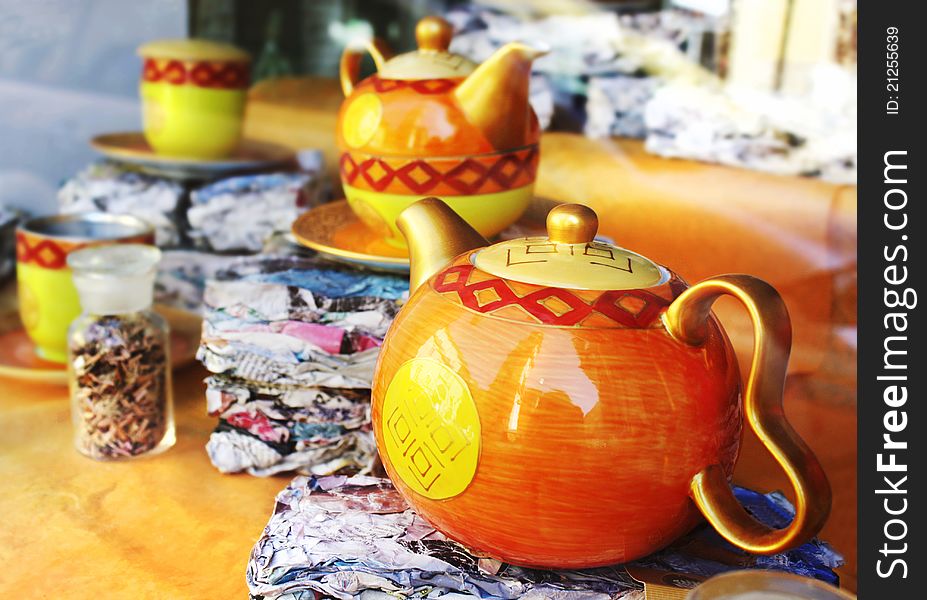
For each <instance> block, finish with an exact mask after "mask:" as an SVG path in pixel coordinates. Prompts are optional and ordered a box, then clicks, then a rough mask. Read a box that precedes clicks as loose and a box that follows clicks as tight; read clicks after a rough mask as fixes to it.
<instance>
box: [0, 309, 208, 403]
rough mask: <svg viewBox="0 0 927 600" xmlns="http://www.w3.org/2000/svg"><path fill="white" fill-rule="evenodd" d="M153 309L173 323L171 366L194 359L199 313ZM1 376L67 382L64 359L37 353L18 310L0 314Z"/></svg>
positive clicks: (171, 324)
mask: <svg viewBox="0 0 927 600" xmlns="http://www.w3.org/2000/svg"><path fill="white" fill-rule="evenodd" d="M154 309H155V311H156V312H157V313H158V314H160V315H161V316H162V317H164V318H165V319H167V322H168V323H169V324H170V327H171V366H172V367H173V368H175V369H178V368H180V367H184V366H186V365H188V364H191V363H192V362H194V360H195V359H196V349H197V347H198V346H199V344H200V331H201V329H202V320H201V319H200V317H199V316H198V315H196V314H194V313H191V312H188V311H185V310H180V309H177V308H172V307H170V306H163V305H156V306H155V308H154ZM0 377H8V378H10V379H19V380H23V381H35V382H38V383H50V384H52V385H67V384H68V369H67V365H65V364H64V363H56V362H51V361H48V360H45V359H43V358H40V357H39V356H38V355H37V354H36V352H35V343H33V341H32V340H31V339H30V338H29V336H28V335H27V334H26V330H25V329H23V326H22V323H20V321H19V314H18V313H16V312H12V313H7V314H5V315H2V316H0Z"/></svg>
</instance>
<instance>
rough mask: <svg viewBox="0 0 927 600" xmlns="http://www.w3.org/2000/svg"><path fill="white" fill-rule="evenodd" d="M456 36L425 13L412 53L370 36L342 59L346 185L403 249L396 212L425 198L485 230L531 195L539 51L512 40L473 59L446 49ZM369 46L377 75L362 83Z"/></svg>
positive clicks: (508, 218)
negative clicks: (532, 94)
mask: <svg viewBox="0 0 927 600" xmlns="http://www.w3.org/2000/svg"><path fill="white" fill-rule="evenodd" d="M451 37H452V28H451V25H450V24H449V23H447V22H446V21H444V20H443V19H440V18H437V17H426V18H424V19H422V20H421V21H419V23H418V26H417V28H416V39H417V41H418V45H419V49H418V50H416V51H414V52H409V53H406V54H401V55H399V56H396V57H393V58H389V54H388V52H387V51H386V50H385V49H384V47H383V45H382V44H380V43H379V42H377V41H373V42H371V43H369V44H368V45H367V46H366V47H365V48H364V49H363V50H358V49H355V48H348V49H346V50H345V52H344V54H343V56H342V58H341V85H342V88H343V90H344V93H345V96H346V99H345V101H344V103H343V104H342V106H341V112H340V113H339V115H338V135H337V141H338V147H339V150H340V152H341V156H340V159H339V161H340V163H339V166H340V172H341V182H342V184H343V186H344V192H345V196H346V197H347V200H348V202H349V203H350V205H351V208H352V209H353V210H354V212H355V213H357V215H358V217H360V218H361V219H362V220H363V221H364V222H365V223H366V224H367V225H368V226H369V227H371V228H372V229H374V230H375V231H377V233H379V234H382V235H384V236H385V237H386V240H387V241H388V242H389V243H391V244H392V245H394V246H399V247H403V246H405V240H404V239H403V237H402V235H401V234H400V233H399V230H398V229H397V228H396V224H395V222H396V217H397V216H398V215H399V213H400V212H402V210H403V209H405V208H406V207H408V206H409V205H410V204H412V203H414V202H416V201H417V200H419V199H421V197H422V196H426V195H430V196H437V197H440V198H441V199H442V200H444V201H445V202H446V203H447V204H448V205H450V206H451V208H453V209H454V210H455V211H456V212H457V213H458V214H460V215H461V216H462V217H463V218H464V219H465V220H466V221H467V222H468V223H470V225H472V226H473V227H474V228H476V230H477V231H479V232H480V233H481V234H482V235H485V236H492V235H495V234H496V233H498V232H500V231H502V230H503V229H505V228H506V227H507V226H509V225H511V224H512V223H514V222H515V221H516V220H517V219H518V218H519V217H520V216H521V214H522V213H523V212H524V210H525V208H527V206H528V203H529V201H530V200H531V196H532V192H533V189H534V179H535V174H536V172H537V166H538V139H539V127H538V120H537V117H536V116H535V114H534V111H533V110H532V109H531V106H530V104H529V103H528V83H529V80H530V75H531V63H532V61H533V60H534V59H535V58H537V57H538V56H540V55H541V54H543V51H541V50H538V49H535V48H532V47H530V46H527V45H525V44H521V43H510V44H507V45H506V46H503V47H502V48H500V49H499V50H498V51H497V52H496V53H495V54H493V55H492V56H491V57H490V58H489V59H488V60H487V61H486V62H484V63H483V64H481V65H476V64H475V63H473V62H472V61H470V60H468V59H467V58H465V57H463V56H460V55H457V54H452V53H449V52H448V46H449V44H450V41H451ZM363 51H366V52H369V53H370V55H371V56H372V57H373V59H374V62H375V63H376V66H377V73H376V74H374V75H372V76H370V77H368V78H366V79H364V80H363V81H360V82H358V81H357V79H358V72H359V67H360V60H361V58H362V56H363Z"/></svg>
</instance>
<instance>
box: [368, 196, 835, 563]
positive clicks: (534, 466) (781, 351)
mask: <svg viewBox="0 0 927 600" xmlns="http://www.w3.org/2000/svg"><path fill="white" fill-rule="evenodd" d="M398 223H399V228H400V229H401V230H402V231H403V233H404V234H405V235H406V237H407V239H408V240H409V246H410V254H411V261H412V281H411V283H412V288H413V290H414V293H413V295H412V297H411V298H410V299H409V302H408V304H407V305H406V306H405V307H404V308H403V309H402V311H401V312H400V313H399V315H398V316H397V318H396V320H395V322H394V323H393V326H392V327H391V328H390V330H389V333H388V334H387V336H386V340H385V342H384V344H383V348H382V351H381V354H380V359H379V362H378V365H377V370H376V374H375V377H374V387H373V413H372V414H373V423H374V434H375V436H376V438H377V446H378V448H379V450H380V454H381V457H382V459H383V463H384V465H385V467H386V470H387V471H388V473H389V475H390V477H391V478H392V480H393V482H394V483H395V485H396V487H397V488H398V489H399V491H400V492H401V493H402V494H403V496H404V497H405V498H406V499H407V500H408V501H409V503H410V504H411V505H412V506H414V507H415V509H416V510H417V511H418V512H419V514H421V515H422V516H423V517H425V518H426V519H427V520H428V521H430V522H431V523H432V524H433V525H434V526H435V527H437V528H438V529H440V530H441V531H443V532H444V533H445V534H447V535H448V536H449V537H451V538H453V539H456V540H458V541H460V542H461V543H463V544H465V545H466V546H468V547H470V548H471V549H473V550H474V551H476V552H484V553H486V554H488V555H490V556H493V557H495V558H498V559H501V560H504V561H507V562H511V563H515V564H522V565H530V566H541V567H592V566H600V565H606V564H613V563H619V562H624V561H628V560H633V559H635V558H639V557H641V556H645V555H647V554H649V553H651V552H653V551H655V550H658V549H660V548H662V547H664V546H666V545H668V544H669V543H671V542H672V541H673V540H675V539H676V538H678V537H679V536H681V535H682V534H684V533H686V532H687V531H688V530H690V529H691V528H692V527H693V526H694V525H695V524H697V523H698V522H699V520H700V514H701V516H704V518H705V519H707V520H708V522H709V523H710V524H711V525H712V526H713V527H714V528H715V529H717V530H718V532H719V533H720V534H721V535H723V536H724V537H725V538H726V539H728V540H729V541H730V542H732V543H733V544H735V545H737V546H739V547H741V548H744V549H746V550H748V551H750V552H754V553H760V554H770V553H775V552H779V551H782V550H784V549H787V548H790V547H792V546H796V545H798V544H800V543H802V542H804V541H807V540H808V539H809V538H811V537H812V536H813V535H814V534H816V533H817V532H818V531H819V530H820V528H821V527H822V526H823V524H824V522H825V520H826V518H827V515H828V513H829V510H830V501H831V496H830V487H829V484H828V482H827V478H826V476H825V474H824V472H823V470H822V469H821V466H820V464H819V463H818V461H817V459H816V458H815V457H814V455H813V454H812V452H811V451H810V450H809V449H808V447H807V446H806V445H805V444H804V443H803V442H802V440H801V439H800V438H799V437H798V436H797V435H796V434H795V432H794V431H793V430H792V428H791V426H790V425H789V424H788V422H787V421H786V419H785V416H784V414H783V410H782V391H783V385H784V379H785V372H786V365H787V362H788V354H789V348H790V344H791V328H790V324H789V317H788V313H787V311H786V308H785V305H784V304H783V302H782V300H781V298H780V297H779V295H778V294H777V293H776V291H775V290H774V289H773V288H772V287H770V286H769V285H768V284H766V283H764V282H762V281H760V280H759V279H756V278H754V277H750V276H748V275H723V276H720V277H717V278H713V279H709V280H706V281H703V282H701V283H698V284H696V285H694V286H692V287H689V286H688V285H687V284H686V283H685V282H684V281H683V280H682V279H680V278H679V277H678V276H677V275H675V274H674V273H673V272H672V271H670V270H669V269H666V268H665V267H662V266H660V265H657V264H656V263H654V262H652V261H650V260H648V259H647V258H645V257H643V256H640V255H638V254H634V253H633V252H629V251H627V250H625V249H622V248H619V247H616V246H613V245H611V244H607V243H603V242H599V241H595V240H594V236H595V233H596V229H597V218H596V216H595V213H594V212H592V210H591V209H589V208H586V207H585V206H581V205H561V206H559V207H557V208H555V209H554V210H552V211H551V213H550V215H549V216H548V220H547V233H548V235H547V236H546V237H537V238H523V239H519V240H511V241H506V242H501V243H499V244H495V245H492V246H489V245H488V243H487V242H486V241H485V240H484V239H482V238H481V236H480V235H479V233H477V232H476V231H474V230H473V229H472V228H470V227H469V226H468V225H467V224H466V223H465V222H463V221H462V220H461V219H460V218H459V217H458V216H457V215H455V214H454V212H453V211H451V210H450V209H449V208H448V207H447V206H446V205H445V204H443V203H442V202H441V201H439V200H437V199H426V200H422V201H421V202H419V203H417V204H415V205H413V206H412V207H410V208H409V209H407V210H406V211H405V212H404V213H402V215H400V218H399V222H398ZM724 294H729V295H732V296H734V297H735V298H737V299H738V300H740V301H741V303H743V305H744V306H745V308H746V309H747V310H748V312H749V313H750V315H751V318H752V319H753V322H754V330H755V348H754V357H753V362H752V364H751V365H750V368H749V370H748V375H747V378H746V382H745V383H743V384H742V382H741V378H740V373H739V369H738V366H737V360H736V357H735V355H734V352H733V349H732V348H731V344H730V342H729V341H728V339H727V336H726V335H725V334H724V331H723V329H722V328H721V326H720V324H719V323H718V321H717V320H716V318H715V317H714V316H713V315H712V313H711V305H712V303H713V302H714V300H715V299H716V298H718V297H719V296H721V295H724ZM744 416H746V418H747V420H748V422H749V423H750V426H751V427H752V428H753V430H754V431H755V432H756V434H757V435H758V436H759V438H760V440H761V441H762V442H763V443H764V445H765V446H766V448H767V449H768V450H769V451H770V452H771V453H772V454H773V455H774V457H775V458H776V459H777V461H778V462H779V464H780V465H781V466H782V467H783V469H785V471H786V473H787V474H788V476H789V479H790V480H791V482H792V484H793V486H794V489H795V496H796V504H795V505H796V516H795V519H794V521H793V522H792V524H791V525H790V526H789V527H787V528H785V529H782V530H771V529H769V528H767V527H765V526H764V525H761V524H760V523H759V522H757V521H755V520H754V519H753V518H752V517H750V516H749V515H748V514H747V513H746V512H745V511H744V509H743V508H742V507H741V506H740V504H739V503H738V502H737V501H736V499H735V498H734V495H733V493H732V492H731V489H730V485H729V483H728V480H729V478H730V476H731V473H732V471H733V468H734V463H735V461H736V459H737V454H738V450H739V446H740V441H741V428H742V422H743V419H744Z"/></svg>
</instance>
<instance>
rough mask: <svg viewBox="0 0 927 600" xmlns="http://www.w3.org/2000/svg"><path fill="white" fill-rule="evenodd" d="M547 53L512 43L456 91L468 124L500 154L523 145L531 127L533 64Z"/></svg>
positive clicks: (491, 58)
mask: <svg viewBox="0 0 927 600" xmlns="http://www.w3.org/2000/svg"><path fill="white" fill-rule="evenodd" d="M545 54H547V50H543V49H539V48H534V47H532V46H528V45H527V44H522V43H520V42H511V43H508V44H506V45H505V46H503V47H501V48H499V49H498V50H496V52H495V54H493V55H492V56H490V57H489V59H487V60H486V62H484V63H483V64H481V65H480V66H479V67H477V68H476V70H475V71H473V73H471V74H470V75H469V76H467V78H466V79H465V80H464V81H463V83H461V84H460V85H459V86H457V89H456V90H454V96H455V97H456V98H457V102H458V104H459V105H460V107H461V109H462V110H463V112H464V114H465V115H466V116H467V120H469V121H470V123H472V124H473V125H475V126H476V127H478V128H479V129H480V130H481V131H482V132H483V135H485V136H486V139H487V140H489V142H490V143H491V144H492V145H493V147H495V148H496V149H497V150H508V149H510V148H517V147H519V146H522V145H524V143H525V140H526V139H527V137H528V128H529V127H530V123H531V116H530V115H531V106H530V105H529V104H528V83H529V81H530V80H531V63H532V62H533V61H534V59H536V58H538V57H540V56H543V55H545Z"/></svg>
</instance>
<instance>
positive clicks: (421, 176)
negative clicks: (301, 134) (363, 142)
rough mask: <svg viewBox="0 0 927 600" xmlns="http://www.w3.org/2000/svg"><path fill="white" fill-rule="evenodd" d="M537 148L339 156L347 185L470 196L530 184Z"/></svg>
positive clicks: (344, 154)
mask: <svg viewBox="0 0 927 600" xmlns="http://www.w3.org/2000/svg"><path fill="white" fill-rule="evenodd" d="M537 166H538V148H537V146H536V145H531V146H526V147H525V148H521V149H518V150H515V151H512V152H506V153H502V154H486V155H475V156H470V157H466V158H445V157H434V158H428V159H423V158H393V157H389V158H384V157H378V156H365V155H354V154H351V153H350V152H345V153H343V154H342V155H341V159H340V161H339V167H340V170H341V180H342V181H343V182H345V183H346V184H347V185H350V186H352V187H356V188H360V189H367V190H372V191H377V192H388V193H393V194H418V195H424V194H438V195H443V194H446V195H454V196H457V195H471V194H488V193H493V192H502V191H506V190H510V189H514V188H519V187H522V186H525V185H528V184H530V183H533V182H534V179H535V176H536V174H537Z"/></svg>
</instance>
